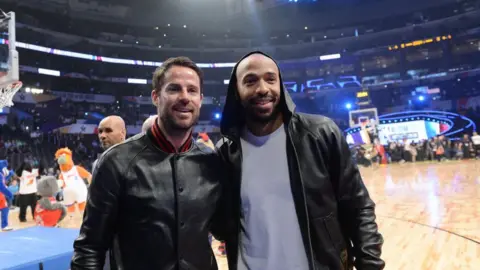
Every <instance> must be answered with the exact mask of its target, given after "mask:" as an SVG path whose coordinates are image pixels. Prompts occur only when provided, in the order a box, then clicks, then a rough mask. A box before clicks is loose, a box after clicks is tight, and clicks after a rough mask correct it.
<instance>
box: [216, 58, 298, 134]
mask: <svg viewBox="0 0 480 270" xmlns="http://www.w3.org/2000/svg"><path fill="white" fill-rule="evenodd" d="M252 54H261V55H264V56H266V57H268V58H270V59H272V60H273V61H274V62H275V64H276V65H277V67H278V72H279V73H278V76H279V79H280V87H281V88H282V89H280V102H279V106H280V110H281V112H282V113H283V117H284V121H285V122H286V123H287V122H288V120H289V119H290V117H291V116H292V114H293V112H294V111H295V104H294V103H293V100H292V98H291V97H290V95H289V94H288V92H287V89H286V88H285V86H284V85H283V79H282V74H281V72H280V67H279V66H278V63H277V62H276V61H275V60H274V59H273V58H272V57H270V56H269V55H267V54H265V53H263V52H261V51H253V52H250V53H248V54H247V55H245V56H243V57H242V59H240V60H239V61H238V62H237V64H236V65H235V66H234V67H233V70H232V74H231V75H230V82H229V83H228V90H227V97H226V99H225V106H224V107H223V113H222V120H221V121H220V131H221V132H222V134H223V135H235V134H237V135H238V134H239V132H240V130H241V128H242V127H243V126H244V125H245V115H246V114H245V108H244V107H243V105H242V103H241V101H240V97H239V96H238V89H237V68H238V65H239V64H240V62H242V61H243V60H244V59H245V58H247V57H248V56H250V55H252Z"/></svg>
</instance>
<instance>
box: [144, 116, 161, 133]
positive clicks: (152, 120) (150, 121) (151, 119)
mask: <svg viewBox="0 0 480 270" xmlns="http://www.w3.org/2000/svg"><path fill="white" fill-rule="evenodd" d="M157 117H158V116H157V115H150V116H149V117H148V118H147V119H146V120H145V122H143V125H142V132H143V133H145V132H147V130H149V129H150V128H151V127H152V126H153V124H154V123H155V121H156V120H157Z"/></svg>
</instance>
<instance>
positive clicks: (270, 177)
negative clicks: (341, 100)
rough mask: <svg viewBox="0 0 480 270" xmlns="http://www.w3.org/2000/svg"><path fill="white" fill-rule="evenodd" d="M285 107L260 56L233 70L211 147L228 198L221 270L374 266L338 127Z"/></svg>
mask: <svg viewBox="0 0 480 270" xmlns="http://www.w3.org/2000/svg"><path fill="white" fill-rule="evenodd" d="M294 108H295V106H294V104H293V102H292V100H291V99H290V97H289V95H288V93H287V91H286V90H285V88H284V87H283V82H282V79H281V76H280V71H279V69H278V66H277V64H276V63H275V62H274V60H273V59H271V58H270V57H269V56H267V55H265V54H263V53H261V52H252V53H250V54H248V55H246V56H245V57H244V58H242V59H241V60H240V61H239V62H238V63H237V65H236V66H235V67H234V69H233V72H232V76H231V79H230V84H229V87H228V93H227V98H226V104H225V107H224V111H223V115H222V120H221V132H222V134H223V135H224V138H223V139H221V140H220V141H219V143H218V144H217V147H218V150H219V152H220V153H221V155H222V157H223V158H224V160H225V162H226V164H228V166H227V168H228V170H229V171H230V172H231V175H230V177H228V179H229V180H230V183H231V184H232V190H233V194H234V195H233V196H232V197H233V206H232V208H231V211H230V212H231V214H232V217H231V218H230V221H232V222H231V224H230V225H229V226H231V227H230V228H231V229H232V231H233V232H232V233H231V234H230V236H229V237H228V238H227V239H226V243H227V256H228V261H229V269H230V270H236V269H240V270H243V269H262V270H292V269H299V270H305V269H311V270H314V269H315V270H327V269H329V270H334V269H335V270H336V269H352V268H353V266H355V267H356V269H358V270H364V269H372V270H373V269H383V268H384V266H385V263H384V261H382V260H381V258H380V255H381V247H382V244H383V239H382V236H381V235H380V234H379V233H378V227H377V224H376V222H375V211H374V208H375V204H374V202H373V201H372V200H371V199H370V197H369V194H368V191H367V189H366V187H365V186H364V183H363V181H362V178H361V176H360V173H359V171H358V169H357V167H356V166H355V165H354V163H353V162H352V159H351V154H350V151H349V148H348V145H347V143H346V140H345V138H344V136H343V134H342V132H341V131H340V130H339V128H338V127H337V125H335V123H333V121H332V120H330V119H328V118H326V117H323V116H320V115H309V114H303V113H297V112H295V109H294Z"/></svg>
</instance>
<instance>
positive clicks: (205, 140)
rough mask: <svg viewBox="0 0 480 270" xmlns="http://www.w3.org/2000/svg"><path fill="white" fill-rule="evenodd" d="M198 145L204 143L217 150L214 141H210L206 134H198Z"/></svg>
mask: <svg viewBox="0 0 480 270" xmlns="http://www.w3.org/2000/svg"><path fill="white" fill-rule="evenodd" d="M197 143H203V144H205V145H206V146H208V147H210V148H211V149H215V145H214V144H213V142H212V140H210V137H209V136H208V134H207V133H206V132H200V133H198V139H197Z"/></svg>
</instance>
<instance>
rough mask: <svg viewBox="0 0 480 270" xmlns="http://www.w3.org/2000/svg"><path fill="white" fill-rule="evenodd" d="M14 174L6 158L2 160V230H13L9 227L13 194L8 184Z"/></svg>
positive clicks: (0, 193)
mask: <svg viewBox="0 0 480 270" xmlns="http://www.w3.org/2000/svg"><path fill="white" fill-rule="evenodd" d="M14 174H15V173H14V172H13V170H10V171H9V170H8V162H7V161H6V160H0V212H1V218H2V231H11V230H12V228H10V227H8V212H9V211H10V207H9V205H8V201H9V200H11V199H12V198H13V194H12V192H10V190H8V188H7V186H6V185H7V182H8V181H9V180H10V178H11V177H12V176H13V175H14Z"/></svg>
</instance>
